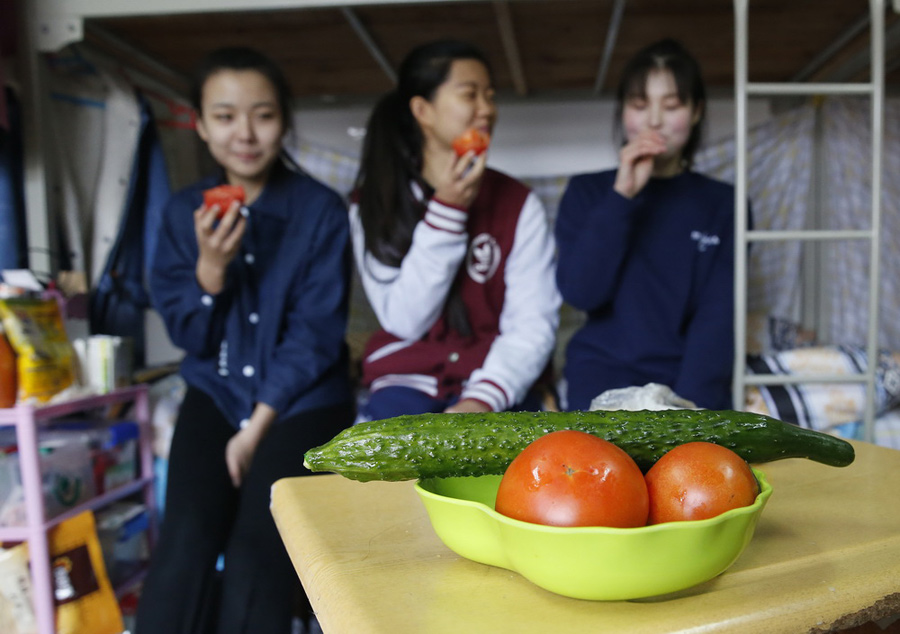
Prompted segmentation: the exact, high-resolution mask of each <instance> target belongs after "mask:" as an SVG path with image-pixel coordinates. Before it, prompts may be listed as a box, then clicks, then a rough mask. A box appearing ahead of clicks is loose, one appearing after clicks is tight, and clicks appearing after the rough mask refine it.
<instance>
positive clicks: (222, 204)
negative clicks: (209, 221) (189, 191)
mask: <svg viewBox="0 0 900 634" xmlns="http://www.w3.org/2000/svg"><path fill="white" fill-rule="evenodd" d="M245 200H246V193H245V192H244V188H243V187H241V186H240V185H219V186H218V187H213V188H212V189H207V190H205V191H204V192H203V204H204V206H206V208H207V209H212V208H213V207H215V206H218V210H217V211H216V218H217V219H218V220H221V219H222V216H224V215H225V213H226V212H227V211H228V210H229V209H231V205H232V203H234V202H235V201H237V202H238V203H240V204H242V205H243V204H244V201H245Z"/></svg>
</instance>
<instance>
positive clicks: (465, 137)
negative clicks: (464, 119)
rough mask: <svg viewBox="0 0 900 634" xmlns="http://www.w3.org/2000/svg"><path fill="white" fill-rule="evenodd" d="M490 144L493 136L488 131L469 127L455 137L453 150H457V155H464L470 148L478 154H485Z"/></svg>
mask: <svg viewBox="0 0 900 634" xmlns="http://www.w3.org/2000/svg"><path fill="white" fill-rule="evenodd" d="M490 144H491V137H490V136H489V135H488V134H487V133H486V132H482V131H481V130H476V129H475V128H469V129H468V130H466V131H465V132H463V133H462V134H461V135H460V136H458V137H456V138H455V139H453V150H454V151H455V152H456V155H457V156H462V155H463V154H465V153H466V152H468V151H469V150H472V151H474V152H475V154H476V156H477V155H479V154H484V152H485V150H487V149H488V145H490Z"/></svg>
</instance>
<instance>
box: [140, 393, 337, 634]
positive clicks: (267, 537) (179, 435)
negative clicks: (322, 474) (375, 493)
mask: <svg viewBox="0 0 900 634" xmlns="http://www.w3.org/2000/svg"><path fill="white" fill-rule="evenodd" d="M352 421H353V406H352V404H350V403H347V404H344V405H339V406H334V407H328V408H322V409H318V410H312V411H308V412H304V413H302V414H300V415H298V416H295V417H293V418H290V419H286V420H283V421H279V422H276V423H275V424H273V425H272V427H271V428H270V429H269V432H268V434H266V436H265V438H264V439H263V440H262V442H261V443H260V445H259V448H258V449H257V451H256V454H255V455H254V457H253V463H252V464H251V466H250V470H249V471H248V473H247V474H246V475H245V477H244V481H243V483H242V485H241V487H240V488H239V489H235V488H234V486H233V485H232V483H231V480H230V478H229V477H228V470H227V468H226V465H225V445H226V444H227V443H228V440H229V439H230V438H231V437H232V436H233V435H234V434H235V431H236V430H235V429H234V427H232V426H231V425H230V424H229V423H228V422H227V421H226V419H225V417H224V416H222V414H221V412H219V410H218V408H217V407H216V405H215V404H214V403H213V401H212V399H211V398H210V397H209V396H207V395H206V394H204V393H203V392H201V391H200V390H197V389H194V388H189V389H188V391H187V394H186V395H185V399H184V402H183V404H182V406H181V410H180V412H179V414H178V420H177V422H176V425H175V432H174V435H173V437H172V447H171V450H170V452H169V472H168V486H167V488H166V506H165V517H164V519H163V523H162V526H161V528H160V534H159V540H158V542H157V544H155V545H154V550H153V554H152V557H151V566H150V571H149V574H148V576H147V579H146V581H145V583H144V587H143V590H142V592H141V601H140V604H139V606H138V613H137V632H139V634H212V633H217V634H232V633H233V634H238V633H242V634H289V632H290V627H291V616H292V603H293V600H294V598H295V594H296V592H297V589H298V588H299V580H298V578H297V575H296V573H295V572H294V569H293V566H292V564H291V561H290V558H289V557H288V554H287V551H286V550H285V548H284V545H283V543H282V541H281V538H280V536H279V534H278V530H277V528H276V526H275V522H274V520H273V519H272V514H271V512H270V510H269V490H270V488H271V486H272V483H273V482H275V481H276V480H278V479H280V478H284V477H288V476H298V475H306V474H309V471H307V470H306V469H305V468H304V467H303V453H304V452H305V451H306V450H307V449H309V448H311V447H314V446H317V445H320V444H323V443H324V442H326V441H327V440H329V439H330V438H332V437H333V436H334V435H335V434H337V433H338V432H339V431H340V430H341V429H344V428H345V427H348V426H349V425H350V424H352ZM221 553H224V555H225V568H224V574H223V575H222V578H221V596H219V591H218V587H219V584H218V580H217V576H216V570H215V568H216V561H217V559H218V557H219V555H220V554H221Z"/></svg>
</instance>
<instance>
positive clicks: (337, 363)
mask: <svg viewBox="0 0 900 634" xmlns="http://www.w3.org/2000/svg"><path fill="white" fill-rule="evenodd" d="M221 182H222V179H221V177H219V178H215V177H212V178H208V179H205V180H202V181H200V182H198V183H196V184H194V185H192V186H190V187H188V188H186V189H184V190H182V191H180V192H178V193H177V194H175V195H174V196H173V197H172V199H171V200H170V201H169V203H168V205H167V206H166V209H165V211H164V213H163V221H162V226H161V227H160V234H159V237H158V243H157V249H156V254H155V256H154V259H153V267H152V270H151V274H150V292H151V296H152V299H153V303H154V306H155V308H156V309H157V310H158V311H159V313H160V314H161V315H162V318H163V320H164V321H165V324H166V328H167V330H168V332H169V336H170V337H171V339H172V341H173V343H174V344H175V345H177V346H179V347H180V348H182V349H183V350H184V351H185V353H186V356H185V358H184V360H183V361H182V364H181V373H182V375H183V376H184V379H185V381H187V383H188V384H190V385H192V386H194V387H197V388H199V389H201V390H203V391H204V392H206V393H207V394H209V395H210V396H211V397H212V398H213V399H214V400H215V402H216V404H217V405H218V406H219V408H220V409H221V411H222V413H223V414H224V415H225V416H226V417H227V418H228V419H229V420H230V421H231V423H232V424H233V425H235V426H236V427H237V426H239V425H240V423H241V421H242V420H244V419H247V418H249V416H250V414H251V412H252V410H253V407H254V405H255V404H256V403H257V402H263V403H266V404H268V405H270V406H271V407H273V408H274V409H275V410H277V411H278V413H279V418H284V417H287V416H291V415H293V414H296V413H298V412H300V411H304V410H308V409H313V408H317V407H324V406H328V405H334V404H337V403H340V402H343V401H346V400H348V399H349V398H350V388H349V381H348V378H347V357H346V344H345V339H344V336H345V331H346V326H347V308H348V305H347V296H348V289H349V279H350V265H351V261H350V258H349V247H348V226H347V211H346V207H345V205H344V202H343V200H342V199H341V198H340V196H338V194H337V193H335V192H334V191H332V190H331V189H329V188H328V187H326V186H325V185H323V184H321V183H319V182H318V181H316V180H315V179H313V178H312V177H310V176H309V175H307V174H305V173H302V172H301V171H299V170H298V169H295V168H293V167H290V166H288V165H285V164H282V163H280V162H279V163H278V164H277V165H276V167H275V168H274V169H273V173H272V176H271V178H270V180H269V182H268V183H267V185H266V187H265V189H264V190H263V192H262V194H260V196H259V198H258V199H257V200H256V201H255V202H254V203H253V204H252V205H250V206H249V208H248V209H247V212H248V215H247V220H248V224H247V229H246V231H245V233H244V236H243V240H242V243H241V250H240V252H239V253H238V255H237V256H236V257H235V259H234V260H233V261H232V262H231V263H230V264H229V267H228V271H227V276H226V277H227V281H226V286H225V288H224V289H223V290H222V292H220V293H218V294H216V295H211V294H208V293H206V292H205V291H204V290H203V289H202V288H201V287H200V285H199V284H198V282H197V278H196V274H195V269H196V263H197V257H198V255H199V250H198V246H197V239H196V236H195V233H194V220H193V212H194V210H195V209H197V208H198V207H200V205H201V204H202V198H203V190H205V189H208V188H210V187H214V186H215V185H218V184H221Z"/></svg>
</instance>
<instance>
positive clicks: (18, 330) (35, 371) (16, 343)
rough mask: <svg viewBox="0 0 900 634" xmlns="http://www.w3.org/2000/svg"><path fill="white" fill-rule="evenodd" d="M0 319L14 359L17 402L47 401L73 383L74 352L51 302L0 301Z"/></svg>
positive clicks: (56, 310) (56, 306) (53, 302)
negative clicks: (14, 356) (13, 351)
mask: <svg viewBox="0 0 900 634" xmlns="http://www.w3.org/2000/svg"><path fill="white" fill-rule="evenodd" d="M0 318H2V319H3V327H4V329H5V330H6V336H7V337H8V338H9V343H10V344H11V345H12V347H13V348H14V349H15V351H16V355H17V361H16V363H17V367H18V383H19V393H18V400H19V401H24V400H26V399H37V400H38V401H40V402H44V401H48V400H50V398H51V397H52V396H53V395H54V394H56V393H58V392H61V391H62V390H64V389H65V388H67V387H69V386H70V385H72V384H73V383H74V382H75V355H74V349H73V348H72V344H71V343H70V342H69V338H68V336H67V335H66V330H65V327H64V326H63V322H62V315H61V314H60V310H59V304H57V303H56V301H55V300H52V299H26V298H21V297H13V298H9V299H0Z"/></svg>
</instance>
